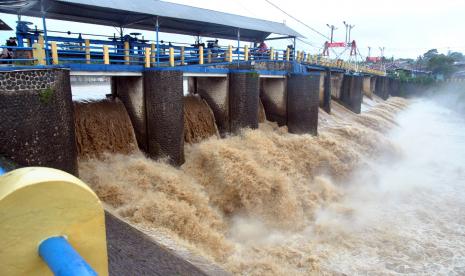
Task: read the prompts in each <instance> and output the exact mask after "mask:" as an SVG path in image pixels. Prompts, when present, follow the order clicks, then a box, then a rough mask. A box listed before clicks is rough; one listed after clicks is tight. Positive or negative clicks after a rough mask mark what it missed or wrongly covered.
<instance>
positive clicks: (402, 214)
mask: <svg viewBox="0 0 465 276" xmlns="http://www.w3.org/2000/svg"><path fill="white" fill-rule="evenodd" d="M442 102H444V101H442ZM397 122H398V124H399V126H400V127H399V128H396V129H395V130H393V131H392V132H391V133H390V134H389V139H390V140H391V141H393V142H394V143H395V144H396V145H397V146H398V147H399V148H400V151H401V154H402V156H401V158H400V160H397V161H394V162H392V161H391V160H385V161H382V160H381V161H379V160H378V161H377V162H376V163H373V164H371V165H372V169H371V170H363V169H361V170H360V171H359V172H358V174H357V175H356V176H355V177H354V178H353V180H352V181H351V183H349V184H348V185H347V187H348V188H347V189H346V190H347V191H346V196H345V197H344V199H343V201H341V202H337V203H335V204H334V205H333V206H330V207H329V208H326V209H324V210H322V211H321V212H320V213H319V215H318V218H317V220H316V225H317V226H321V227H322V228H323V229H320V231H319V234H318V235H316V236H317V239H318V240H319V242H315V243H314V244H315V246H316V248H317V251H318V253H317V254H318V255H321V256H323V255H324V256H325V258H323V259H322V263H321V265H322V270H323V271H327V272H332V273H334V272H341V273H345V274H348V275H353V274H362V275H366V274H368V275H384V274H387V275H389V274H393V275H402V274H417V275H418V274H420V275H464V274H465V116H464V115H463V114H460V113H457V112H456V111H453V110H451V109H449V107H448V106H444V105H439V104H438V103H437V102H436V101H435V100H415V101H414V102H413V103H412V104H411V106H410V107H409V108H408V109H407V110H405V111H404V112H402V113H401V114H400V115H399V116H398V117H397ZM335 205H337V206H339V207H340V206H343V207H344V210H346V209H350V210H351V211H350V214H349V215H347V214H346V213H344V212H341V211H339V210H338V208H334V207H335Z"/></svg>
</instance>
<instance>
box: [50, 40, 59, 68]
mask: <svg viewBox="0 0 465 276" xmlns="http://www.w3.org/2000/svg"><path fill="white" fill-rule="evenodd" d="M51 51H52V64H55V65H56V64H58V47H57V43H56V42H55V41H53V42H52V43H51Z"/></svg>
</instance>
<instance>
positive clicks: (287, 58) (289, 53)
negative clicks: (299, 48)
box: [286, 47, 291, 61]
mask: <svg viewBox="0 0 465 276" xmlns="http://www.w3.org/2000/svg"><path fill="white" fill-rule="evenodd" d="M290 55H291V49H289V47H287V49H286V61H289V57H290Z"/></svg>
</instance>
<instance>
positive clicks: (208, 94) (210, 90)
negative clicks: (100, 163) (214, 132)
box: [189, 77, 231, 134]
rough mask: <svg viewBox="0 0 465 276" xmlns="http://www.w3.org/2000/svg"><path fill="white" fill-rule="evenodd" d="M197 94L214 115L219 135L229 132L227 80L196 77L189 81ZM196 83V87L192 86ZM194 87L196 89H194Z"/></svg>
mask: <svg viewBox="0 0 465 276" xmlns="http://www.w3.org/2000/svg"><path fill="white" fill-rule="evenodd" d="M190 83H192V85H191V84H190V85H189V86H190V87H191V86H193V87H194V88H189V89H196V90H197V93H198V94H199V95H200V96H201V97H202V98H203V99H205V101H206V102H207V103H208V105H209V106H210V108H211V109H212V110H213V114H214V115H215V121H216V125H217V127H218V130H219V132H220V133H221V134H225V133H227V132H230V130H231V127H230V122H229V78H224V77H215V78H206V77H198V78H195V79H192V81H190ZM194 83H196V85H195V84H194ZM195 86H196V88H195Z"/></svg>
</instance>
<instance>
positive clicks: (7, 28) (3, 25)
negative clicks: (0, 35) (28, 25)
mask: <svg viewBox="0 0 465 276" xmlns="http://www.w3.org/2000/svg"><path fill="white" fill-rule="evenodd" d="M11 30H13V29H12V28H10V26H8V25H7V24H6V23H5V22H3V20H1V19H0V31H11Z"/></svg>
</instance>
